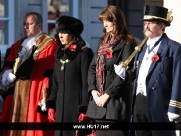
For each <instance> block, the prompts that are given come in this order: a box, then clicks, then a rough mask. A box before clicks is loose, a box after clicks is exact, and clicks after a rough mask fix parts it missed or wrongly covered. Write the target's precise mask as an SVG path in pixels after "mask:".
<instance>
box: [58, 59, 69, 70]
mask: <svg viewBox="0 0 181 136" xmlns="http://www.w3.org/2000/svg"><path fill="white" fill-rule="evenodd" d="M69 61H70V60H69V59H66V60H62V59H60V63H62V66H61V71H63V70H64V67H65V66H64V65H65V63H68V62H69Z"/></svg>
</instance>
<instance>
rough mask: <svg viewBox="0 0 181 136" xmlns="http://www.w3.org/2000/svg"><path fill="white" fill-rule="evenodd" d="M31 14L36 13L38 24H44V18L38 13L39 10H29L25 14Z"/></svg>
mask: <svg viewBox="0 0 181 136" xmlns="http://www.w3.org/2000/svg"><path fill="white" fill-rule="evenodd" d="M29 15H34V17H35V19H36V23H37V24H43V18H42V16H41V15H40V14H39V13H37V12H28V13H26V14H25V17H27V16H29Z"/></svg>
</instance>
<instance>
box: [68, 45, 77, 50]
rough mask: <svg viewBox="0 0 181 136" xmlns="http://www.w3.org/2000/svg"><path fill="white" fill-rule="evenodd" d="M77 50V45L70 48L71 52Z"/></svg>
mask: <svg viewBox="0 0 181 136" xmlns="http://www.w3.org/2000/svg"><path fill="white" fill-rule="evenodd" d="M76 49H77V45H76V44H72V45H71V46H70V47H69V50H70V51H76Z"/></svg>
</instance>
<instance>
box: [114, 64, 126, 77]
mask: <svg viewBox="0 0 181 136" xmlns="http://www.w3.org/2000/svg"><path fill="white" fill-rule="evenodd" d="M114 71H115V73H116V74H117V75H118V76H120V77H121V78H122V79H123V80H125V77H126V69H125V68H124V67H122V66H121V65H115V64H114Z"/></svg>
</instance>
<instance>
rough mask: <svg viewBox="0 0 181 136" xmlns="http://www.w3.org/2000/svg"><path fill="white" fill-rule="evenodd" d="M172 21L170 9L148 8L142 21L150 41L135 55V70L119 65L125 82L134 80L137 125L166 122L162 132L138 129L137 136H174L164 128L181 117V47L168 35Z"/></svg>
mask: <svg viewBox="0 0 181 136" xmlns="http://www.w3.org/2000/svg"><path fill="white" fill-rule="evenodd" d="M172 19H173V18H172V16H171V15H170V12H168V9H166V8H164V7H158V6H146V11H145V15H144V18H143V19H142V20H143V21H144V34H145V36H147V37H148V40H147V42H145V45H144V46H143V48H142V50H141V51H140V52H139V53H138V54H137V55H136V56H135V63H134V69H132V70H131V71H127V70H126V69H125V68H124V67H123V66H121V65H118V66H115V72H116V74H117V75H119V76H120V77H121V81H123V82H127V81H128V80H129V79H131V78H133V79H134V82H133V85H134V87H133V122H136V123H137V122H138V123H139V124H140V122H144V123H148V125H149V124H150V123H152V122H162V123H163V122H164V123H163V125H162V124H160V125H162V126H161V127H162V128H159V129H162V130H158V129H157V130H153V128H150V129H147V130H138V129H140V128H137V129H136V128H135V129H136V130H135V133H136V135H137V136H174V130H168V131H164V130H163V129H165V128H166V124H167V123H168V122H173V121H174V119H176V118H178V117H179V115H180V114H181V83H180V82H181V45H180V44H179V43H177V42H175V41H173V40H171V39H169V38H168V37H167V35H166V34H165V33H164V30H165V27H167V26H170V23H171V21H172ZM136 123H135V125H136ZM170 124H172V123H169V125H170ZM137 125H138V124H137ZM155 125H157V124H156V123H155V124H153V126H155ZM142 127H143V126H142ZM151 129H152V130H151ZM170 129H173V128H170Z"/></svg>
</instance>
